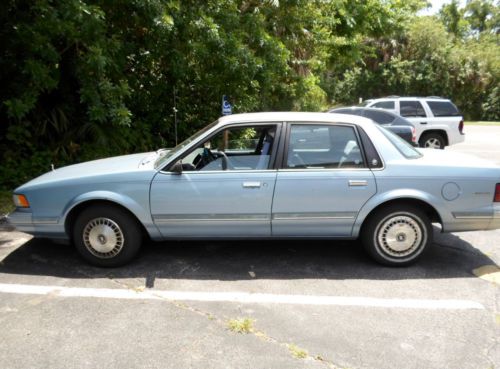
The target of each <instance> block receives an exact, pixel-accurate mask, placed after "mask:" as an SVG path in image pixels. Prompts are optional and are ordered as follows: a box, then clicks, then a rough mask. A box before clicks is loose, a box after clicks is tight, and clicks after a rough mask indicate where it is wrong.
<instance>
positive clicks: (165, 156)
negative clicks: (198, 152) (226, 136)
mask: <svg viewBox="0 0 500 369" xmlns="http://www.w3.org/2000/svg"><path fill="white" fill-rule="evenodd" d="M217 123H218V121H217V120H216V121H215V122H213V123H210V124H209V125H208V126H206V127H204V128H202V129H200V130H199V131H198V132H196V133H195V134H194V135H192V136H190V137H189V138H186V139H185V140H184V141H182V142H181V143H180V144H178V145H177V146H176V147H174V148H173V149H172V150H169V151H162V152H161V153H160V156H158V159H156V162H155V168H156V169H160V168H162V167H163V166H164V165H165V164H166V163H167V161H168V160H169V159H170V158H171V157H172V156H173V155H175V154H176V153H177V152H179V151H180V150H181V149H183V148H184V147H186V145H188V144H189V143H191V142H193V141H194V140H196V139H197V138H198V137H199V136H201V135H202V134H204V133H205V132H207V131H208V130H209V129H210V128H212V127H213V126H215V125H216V124H217Z"/></svg>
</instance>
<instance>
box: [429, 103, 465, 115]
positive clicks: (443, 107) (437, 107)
mask: <svg viewBox="0 0 500 369" xmlns="http://www.w3.org/2000/svg"><path fill="white" fill-rule="evenodd" d="M427 105H429V108H431V111H432V114H433V115H434V116H435V117H456V116H459V115H460V112H459V111H458V109H457V107H456V106H455V105H454V104H453V103H452V102H451V101H427Z"/></svg>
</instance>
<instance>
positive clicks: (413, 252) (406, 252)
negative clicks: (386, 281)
mask: <svg viewBox="0 0 500 369" xmlns="http://www.w3.org/2000/svg"><path fill="white" fill-rule="evenodd" d="M432 236H433V235H432V224H431V222H430V220H429V218H428V217H427V215H426V214H425V213H423V212H422V211H420V210H419V209H417V208H416V207H414V206H411V205H408V206H405V205H403V204H394V205H388V206H386V207H384V208H382V209H380V210H378V211H377V212H376V213H374V214H372V215H370V217H369V218H368V219H367V221H366V223H365V224H364V225H363V229H362V231H361V241H362V243H363V246H364V247H365V250H366V251H367V252H368V254H369V255H370V256H371V257H372V258H373V259H374V260H375V261H377V262H378V263H380V264H383V265H388V266H406V265H410V264H412V263H414V262H416V261H417V260H418V259H419V258H420V257H421V256H422V255H423V254H424V252H425V251H426V250H427V249H428V248H429V246H430V245H431V244H432Z"/></svg>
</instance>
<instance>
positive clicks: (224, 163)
mask: <svg viewBox="0 0 500 369" xmlns="http://www.w3.org/2000/svg"><path fill="white" fill-rule="evenodd" d="M217 155H220V157H221V158H222V170H227V169H230V170H231V169H234V167H233V165H232V164H231V161H230V160H229V158H228V157H227V155H226V153H225V152H224V151H217Z"/></svg>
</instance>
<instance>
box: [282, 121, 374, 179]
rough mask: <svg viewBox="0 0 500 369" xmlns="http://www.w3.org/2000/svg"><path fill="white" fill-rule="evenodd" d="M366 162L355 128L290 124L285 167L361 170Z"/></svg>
mask: <svg viewBox="0 0 500 369" xmlns="http://www.w3.org/2000/svg"><path fill="white" fill-rule="evenodd" d="M363 167H365V163H364V160H363V156H362V153H361V149H360V145H359V143H358V138H357V136H356V132H355V130H354V127H351V126H341V125H335V126H334V125H322V124H293V125H292V126H291V129H290V138H289V143H288V150H287V158H286V168H295V169H297V168H300V169H330V168H363Z"/></svg>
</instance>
